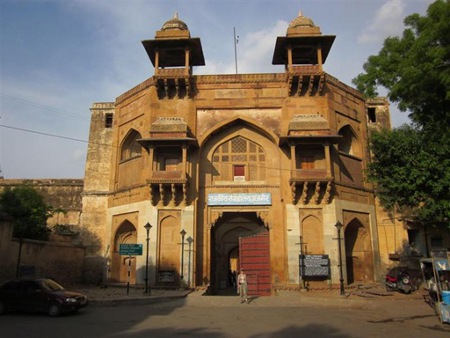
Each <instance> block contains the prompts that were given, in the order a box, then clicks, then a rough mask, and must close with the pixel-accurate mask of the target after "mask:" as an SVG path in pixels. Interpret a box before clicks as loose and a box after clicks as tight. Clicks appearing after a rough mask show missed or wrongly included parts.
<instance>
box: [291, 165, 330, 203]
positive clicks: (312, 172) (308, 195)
mask: <svg viewBox="0 0 450 338" xmlns="http://www.w3.org/2000/svg"><path fill="white" fill-rule="evenodd" d="M333 182H334V177H332V176H331V175H329V174H327V171H326V170H325V169H297V170H292V171H291V178H290V184H291V190H292V203H293V204H297V203H298V202H299V201H302V202H303V204H308V203H310V202H314V203H315V204H320V203H321V202H325V203H330V201H331V197H332V188H333Z"/></svg>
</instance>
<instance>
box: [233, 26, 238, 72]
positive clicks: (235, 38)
mask: <svg viewBox="0 0 450 338" xmlns="http://www.w3.org/2000/svg"><path fill="white" fill-rule="evenodd" d="M233 33H234V64H235V66H236V74H237V73H238V65H237V48H236V45H237V43H238V42H239V40H238V39H239V36H237V37H236V28H235V27H233Z"/></svg>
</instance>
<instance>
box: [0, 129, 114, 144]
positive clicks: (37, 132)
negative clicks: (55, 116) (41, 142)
mask: <svg viewBox="0 0 450 338" xmlns="http://www.w3.org/2000/svg"><path fill="white" fill-rule="evenodd" d="M0 127H2V128H7V129H12V130H18V131H23V132H26V133H32V134H37V135H43V136H50V137H56V138H61V139H65V140H71V141H76V142H83V143H90V142H89V141H86V140H82V139H79V138H75V137H68V136H62V135H55V134H50V133H44V132H40V131H36V130H31V129H24V128H18V127H12V126H7V125H4V124H0ZM94 144H97V145H103V146H108V147H114V146H113V145H111V144H106V143H104V144H103V143H94Z"/></svg>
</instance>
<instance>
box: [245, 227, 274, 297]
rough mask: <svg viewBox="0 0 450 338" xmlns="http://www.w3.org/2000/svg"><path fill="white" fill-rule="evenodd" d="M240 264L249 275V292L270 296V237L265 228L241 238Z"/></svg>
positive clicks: (255, 294) (250, 293)
mask: <svg viewBox="0 0 450 338" xmlns="http://www.w3.org/2000/svg"><path fill="white" fill-rule="evenodd" d="M239 265H240V270H244V272H245V274H246V275H247V282H248V294H249V295H254V296H270V294H271V282H270V281H271V274H270V237H269V231H267V230H265V231H262V232H260V233H258V234H256V235H252V236H248V237H240V238H239Z"/></svg>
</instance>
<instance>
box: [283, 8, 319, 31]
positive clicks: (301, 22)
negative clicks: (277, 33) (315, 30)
mask: <svg viewBox="0 0 450 338" xmlns="http://www.w3.org/2000/svg"><path fill="white" fill-rule="evenodd" d="M304 26H308V27H315V25H314V22H313V21H312V20H311V19H310V18H308V17H306V16H303V13H302V11H299V12H298V16H297V17H296V18H295V19H294V20H292V21H291V23H290V24H289V28H298V27H304Z"/></svg>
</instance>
